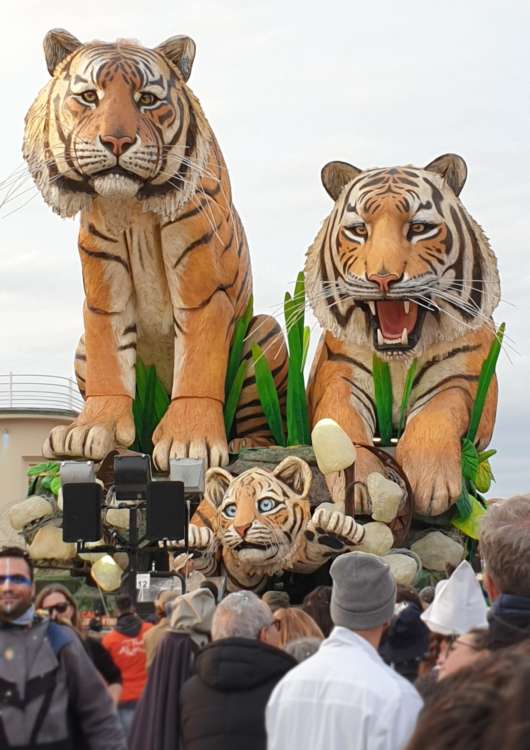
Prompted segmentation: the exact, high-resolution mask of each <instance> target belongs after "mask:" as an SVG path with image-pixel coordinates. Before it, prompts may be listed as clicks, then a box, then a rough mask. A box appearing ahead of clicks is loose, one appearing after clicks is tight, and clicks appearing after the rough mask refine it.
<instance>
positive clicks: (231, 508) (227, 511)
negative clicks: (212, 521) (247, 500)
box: [223, 503, 237, 518]
mask: <svg viewBox="0 0 530 750" xmlns="http://www.w3.org/2000/svg"><path fill="white" fill-rule="evenodd" d="M236 511H237V508H236V504H235V503H230V505H227V506H226V508H223V513H224V515H225V516H226V517H227V518H233V517H234V516H235V514H236Z"/></svg>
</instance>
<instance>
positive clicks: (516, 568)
mask: <svg viewBox="0 0 530 750" xmlns="http://www.w3.org/2000/svg"><path fill="white" fill-rule="evenodd" d="M480 553H481V556H482V559H483V561H484V588H485V589H486V591H487V592H488V596H489V598H490V600H491V601H493V600H494V599H497V598H498V597H499V596H500V595H501V594H513V595H515V596H524V597H527V598H530V497H529V496H526V497H524V496H522V495H519V496H516V497H512V498H510V499H509V500H504V501H502V502H498V503H495V504H494V505H491V506H490V507H489V509H488V512H487V513H486V515H485V516H484V518H483V520H482V523H481V527H480Z"/></svg>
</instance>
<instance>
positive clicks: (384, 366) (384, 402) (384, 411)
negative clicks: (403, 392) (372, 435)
mask: <svg viewBox="0 0 530 750" xmlns="http://www.w3.org/2000/svg"><path fill="white" fill-rule="evenodd" d="M372 377H373V381H374V397H375V411H376V415H377V428H378V432H379V437H380V438H381V445H390V444H391V439H392V436H393V432H394V428H393V423H392V380H391V377H390V367H389V365H388V362H383V361H382V360H380V359H379V357H377V356H376V355H375V354H374V356H373V359H372Z"/></svg>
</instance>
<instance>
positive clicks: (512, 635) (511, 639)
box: [488, 594, 530, 651]
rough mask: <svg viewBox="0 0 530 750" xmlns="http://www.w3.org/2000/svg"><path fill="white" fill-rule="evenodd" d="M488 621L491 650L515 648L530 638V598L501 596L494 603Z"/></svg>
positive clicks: (510, 595)
mask: <svg viewBox="0 0 530 750" xmlns="http://www.w3.org/2000/svg"><path fill="white" fill-rule="evenodd" d="M488 620H489V644H488V648H489V649H490V650H492V651H497V649H501V648H505V647H506V646H515V645H516V644H517V643H520V642H521V641H524V640H526V639H527V638H530V598H527V597H525V596H514V595H512V594H501V595H500V597H499V598H498V599H496V600H495V601H494V602H493V605H492V607H491V609H490V611H489V612H488Z"/></svg>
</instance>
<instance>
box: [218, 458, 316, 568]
mask: <svg viewBox="0 0 530 750" xmlns="http://www.w3.org/2000/svg"><path fill="white" fill-rule="evenodd" d="M311 480H312V475H311V469H310V468H309V466H308V464H307V463H306V462H305V461H302V459H300V458H297V457H296V456H289V457H288V458H285V459H284V460H283V461H282V462H281V463H280V464H278V466H277V467H276V468H275V469H274V470H273V471H267V470H265V469H261V468H252V469H248V470H247V471H244V472H243V473H242V474H240V475H239V476H238V477H234V476H232V475H231V474H230V473H229V472H228V471H226V470H225V469H220V468H213V469H210V470H209V471H208V472H207V474H206V481H205V495H204V496H205V499H206V500H207V501H208V502H209V503H211V505H212V506H213V507H214V508H215V509H216V520H217V528H216V534H217V537H218V539H219V541H220V542H221V544H222V546H223V548H224V550H225V553H226V552H228V554H231V555H232V556H233V557H234V559H235V560H236V562H237V563H238V564H240V565H243V566H245V567H246V568H248V569H249V571H253V572H254V571H256V572H260V573H264V574H267V575H272V574H273V573H275V572H276V571H278V570H281V569H282V567H283V566H284V565H285V564H286V562H288V561H289V560H290V559H291V558H292V557H293V556H294V555H295V554H296V552H297V550H298V548H299V546H300V544H301V543H302V542H303V531H304V529H305V527H306V524H307V522H308V520H309V517H310V505H309V500H308V493H309V489H310V487H311Z"/></svg>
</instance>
